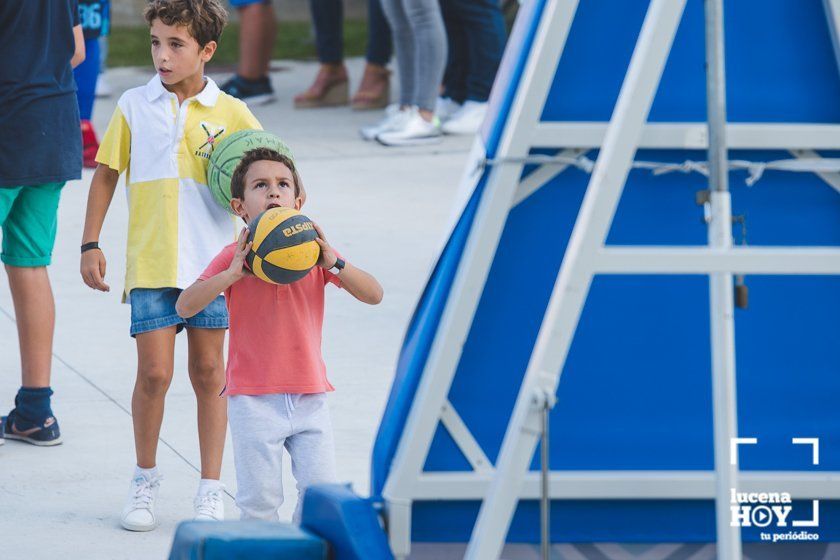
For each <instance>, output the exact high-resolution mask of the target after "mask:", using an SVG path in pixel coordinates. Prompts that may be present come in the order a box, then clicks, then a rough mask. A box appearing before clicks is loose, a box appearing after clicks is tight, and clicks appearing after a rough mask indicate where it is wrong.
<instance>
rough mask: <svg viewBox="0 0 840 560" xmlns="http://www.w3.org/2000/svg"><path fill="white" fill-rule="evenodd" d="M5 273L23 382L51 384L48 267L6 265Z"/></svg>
mask: <svg viewBox="0 0 840 560" xmlns="http://www.w3.org/2000/svg"><path fill="white" fill-rule="evenodd" d="M6 273H7V274H8V275H9V288H11V291H12V301H13V302H14V307H15V320H16V322H17V330H18V340H19V343H20V365H21V381H22V383H21V384H22V385H23V386H24V387H27V388H39V387H49V386H50V366H51V364H52V345H53V331H54V330H55V302H54V300H53V294H52V289H51V288H50V278H49V276H48V275H47V268H46V267H45V266H39V267H18V266H9V265H6ZM35 420H37V419H35Z"/></svg>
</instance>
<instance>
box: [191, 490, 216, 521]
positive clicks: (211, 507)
mask: <svg viewBox="0 0 840 560" xmlns="http://www.w3.org/2000/svg"><path fill="white" fill-rule="evenodd" d="M221 499H222V488H219V489H218V490H211V491H210V492H207V493H206V494H202V495H200V496H196V497H195V502H193V504H194V506H195V514H196V515H206V516H208V517H216V504H217V503H218V502H219V501H221Z"/></svg>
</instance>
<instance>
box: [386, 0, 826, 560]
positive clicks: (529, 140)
mask: <svg viewBox="0 0 840 560" xmlns="http://www.w3.org/2000/svg"><path fill="white" fill-rule="evenodd" d="M824 1H825V3H826V14H827V16H828V17H829V21H830V23H831V27H832V31H834V30H835V29H840V25H838V22H840V0H824ZM684 4H685V0H652V1H651V5H650V8H649V10H648V15H647V17H646V19H645V24H644V28H643V31H642V33H641V34H640V37H639V41H638V43H637V45H636V49H635V51H634V55H633V59H632V60H631V64H630V67H629V69H628V73H627V76H626V77H625V82H624V85H623V87H622V92H621V94H620V96H619V101H618V103H617V104H616V108H615V112H614V114H613V117H612V119H611V121H610V122H609V123H568V122H565V123H541V122H539V118H540V114H541V111H542V107H543V106H544V103H545V99H546V97H547V95H548V90H549V87H550V85H551V80H552V78H553V74H554V69H555V67H556V63H557V61H558V60H559V58H560V55H561V53H562V50H563V48H564V46H565V41H566V38H567V36H568V32H569V28H570V26H571V23H572V20H573V19H574V14H575V11H576V9H577V5H578V0H550V1H549V4H548V5H547V6H546V8H545V13H544V15H543V18H542V20H541V22H540V24H539V27H538V29H537V34H536V37H535V40H534V46H533V48H532V50H531V53H530V54H529V57H528V60H527V63H526V66H525V70H524V72H523V76H522V79H521V83H520V86H519V87H518V89H517V92H516V95H515V98H514V101H513V104H512V106H511V109H510V115H509V118H508V122H509V123H514V124H513V125H509V126H507V127H506V129H505V132H504V135H503V137H502V140H501V142H500V147H499V150H498V153H497V154H496V156H495V157H496V158H497V159H500V158H511V159H513V160H515V159H516V158H522V157H524V156H527V155H528V153H529V152H530V150H531V148H533V147H556V148H559V149H563V150H565V151H563V152H561V154H562V155H572V156H574V155H579V154H582V153H585V152H586V151H587V150H589V149H593V148H598V149H600V153H599V157H598V161H597V163H596V168H595V170H594V172H593V175H592V178H591V181H590V183H589V186H588V188H587V192H586V195H585V198H584V201H583V203H582V205H581V209H580V212H579V215H578V219H577V222H576V225H575V228H574V231H573V233H572V237H571V239H570V241H569V244H568V248H567V251H566V255H565V257H564V260H563V264H562V266H561V269H560V272H559V275H558V279H557V283H556V284H555V288H554V292H553V293H552V297H551V300H550V303H549V307H548V310H547V312H546V315H545V317H544V319H543V323H542V327H541V329H540V334H539V336H538V338H537V343H536V345H535V347H534V351H533V354H532V356H531V360H530V363H529V365H528V369H527V372H526V375H525V379H524V381H523V384H522V387H521V390H520V394H519V396H518V398H517V403H516V406H515V408H514V413H513V415H512V417H511V421H510V423H509V425H508V430H507V433H506V434H505V439H504V442H503V445H502V450H501V452H500V454H499V459H498V461H497V464H496V465H495V466H493V465H492V464H490V461H489V460H488V459H487V457H486V455H485V454H484V452H483V451H482V450H481V448H480V446H479V445H478V444H477V442H476V441H475V439H474V438H473V437H472V434H471V433H470V432H469V429H468V428H467V426H466V425H464V423H463V421H462V420H461V418H460V416H459V415H458V414H457V411H456V410H455V409H454V407H453V406H452V404H451V403H450V402H449V401H448V398H447V397H448V394H449V389H450V387H451V383H452V380H453V377H454V375H455V370H456V368H457V365H458V361H459V360H460V356H461V349H462V346H463V344H464V342H465V340H466V337H467V335H468V333H469V330H470V326H471V323H472V320H473V316H474V314H475V311H476V308H477V306H478V300H479V298H480V296H481V293H482V292H483V286H484V284H485V282H486V279H487V275H488V272H489V268H490V265H491V263H492V259H493V256H494V253H495V251H496V247H497V245H498V242H499V239H500V237H501V232H502V229H503V227H504V225H505V222H506V220H507V215H508V213H509V211H510V209H511V208H512V207H513V206H515V205H517V204H519V203H520V202H522V201H523V200H524V199H525V198H527V197H528V196H530V195H531V194H532V193H533V192H536V191H537V190H538V189H539V188H541V187H542V186H543V185H544V184H546V183H547V182H549V181H550V180H551V179H552V178H553V177H555V176H556V175H557V174H559V173H561V172H562V171H563V170H564V169H565V166H562V165H559V164H546V165H543V166H541V167H540V168H538V169H536V170H535V171H533V172H532V173H531V174H529V175H528V176H526V177H525V178H522V177H521V175H522V169H523V165H522V163H516V162H515V161H514V162H513V163H509V164H505V165H499V166H497V167H494V168H493V169H492V171H491V172H490V176H489V178H488V184H487V185H486V187H485V192H484V195H483V197H482V200H481V202H480V205H479V208H478V211H477V214H476V217H475V219H474V222H473V225H472V227H471V231H470V234H469V237H468V241H467V245H466V247H465V249H464V252H463V255H462V259H461V262H460V263H459V265H458V270H457V272H456V276H455V279H454V282H453V286H452V289H451V291H450V294H449V297H448V299H447V302H446V305H445V308H444V311H443V315H442V318H441V321H440V326H439V328H438V332H437V333H436V336H435V339H434V341H433V343H432V347H431V350H430V353H429V356H428V359H427V362H426V365H425V369H424V371H423V374H422V377H421V380H420V384H419V386H418V389H417V393H416V395H415V398H414V401H413V403H412V405H411V409H410V411H409V415H408V419H407V422H406V427H405V430H404V432H403V436H402V437H401V439H400V442H399V444H398V448H397V452H396V455H395V457H394V461H393V464H392V467H391V471H390V473H389V477H388V480H387V482H386V485H385V488H384V492H383V496H384V498H385V501H386V504H385V506H386V512H387V522H388V532H389V541H390V544H391V548H392V550H393V552H394V554H395V555H396V556H397V557H398V558H404V557H406V556H407V555H408V554H409V552H410V544H411V529H410V528H411V504H412V502H413V501H415V500H463V499H482V498H484V503H483V505H482V510H481V513H480V516H479V520H478V522H477V524H476V527H475V530H474V533H473V538H472V541H471V543H470V546H469V548H468V552H467V557H469V558H476V559H481V560H484V559H485V558H496V557H498V555H499V553H500V552H501V547H502V546H503V544H504V540H505V536H506V533H507V529H508V526H509V522H510V518H511V516H512V513H513V511H514V508H515V506H516V503H517V501H518V500H519V499H534V498H537V497H538V496H539V473H530V472H528V465H529V463H530V461H531V458H532V456H533V452H534V449H535V446H536V442H537V439H538V437H539V415H538V410H539V408H540V407H541V406H542V403H544V402H545V399H553V398H554V395H555V394H556V388H557V384H558V382H559V377H560V373H561V372H562V366H563V364H564V362H565V356H566V353H567V351H568V348H569V345H570V343H571V340H572V336H573V334H574V331H575V327H576V325H577V320H578V318H579V315H580V312H581V309H582V305H583V303H584V302H585V300H586V295H587V293H588V288H589V284H590V282H591V278H592V277H593V276H594V275H595V274H618V273H620V274H628V273H638V274H652V273H654V274H704V275H706V274H708V275H711V274H717V273H721V274H725V275H731V274H733V273H738V274H840V248H829V247H802V248H800V247H750V248H741V247H734V248H732V247H728V246H724V247H714V246H711V245H710V246H708V247H675V246H668V247H651V246H644V247H632V246H622V247H606V246H605V245H604V243H605V239H606V234H607V232H608V231H609V227H610V224H611V222H612V218H613V214H614V212H615V207H616V205H617V203H618V200H619V199H620V196H621V192H622V189H623V186H624V182H625V180H626V175H627V171H628V169H629V166H630V164H631V163H632V160H633V157H634V155H635V152H636V149H637V148H664V149H706V148H707V147H708V132H707V128H706V124H705V123H668V124H664V123H657V124H647V123H646V122H645V121H646V118H647V112H648V110H649V108H650V104H651V102H652V100H653V97H654V95H655V92H656V89H657V87H658V83H659V78H660V75H661V71H662V68H663V67H664V63H665V61H666V60H667V55H668V53H669V51H670V43H671V41H672V40H673V36H674V34H675V33H676V29H677V26H678V24H679V21H680V17H681V14H682V10H683V7H684ZM836 35H837V34H836V33H834V36H835V38H836ZM837 53H838V58H840V48H837ZM839 64H840V63H839ZM726 134H727V137H728V138H727V143H728V145H729V147H730V148H731V149H749V148H756V149H764V148H772V149H785V150H790V151H791V153H793V154H794V155H795V156H796V157H814V156H815V155H816V154H815V152H811V151H809V150H816V149H840V126H837V125H820V124H802V125H800V124H786V125H778V124H732V123H730V124H728V125H727V127H726ZM481 155H483V153H482V154H476V158H477V160H480V159H481V158H480V157H478V156H481ZM474 165H475V162H470V166H471V167H474ZM818 175H819V176H821V177H822V178H823V179H824V180H826V182H828V183H829V184H831V185H832V186H833V187H834V188H835V189H838V184H840V174H828V173H823V174H818ZM824 175H825V176H824ZM715 198H716V200H715V201H714V204H721V203H722V204H726V201H721V199H720V198H719V197H715ZM730 300H731V298H730ZM732 420H733V421H734V415H733V418H732ZM439 423H443V425H444V426H445V428H446V429H447V431H448V432H449V433H450V435H451V436H452V438H453V440H454V441H455V443H456V444H457V445H458V447H459V449H460V450H461V451H462V452H463V454H464V457H465V458H466V459H467V461H468V462H469V463H470V465H471V466H472V468H473V471H472V472H434V473H426V472H423V465H424V464H425V460H426V456H427V455H428V451H429V447H430V446H431V442H432V438H433V436H434V433H435V430H436V428H437V426H438V424H439ZM720 437H721V436H720V434H718V433H717V432H716V439H720ZM718 449H720V451H718ZM721 453H722V454H723V456H724V457H728V454H727V452H726V451H725V450H723V449H722V448H719V447H718V448H716V464H717V465H720V464H721V463H722V461H720V459H721V458H723V457H721V456H720V454H721ZM726 463H729V461H726ZM726 463H725V464H726ZM720 474H721V473H720V472H717V473H716V472H712V471H708V472H707V471H571V472H570V471H563V472H552V473H551V477H550V490H551V495H552V497H553V498H563V499H580V498H583V499H586V498H589V499H668V498H671V499H681V498H682V499H701V498H702V499H708V498H717V499H718V500H720V497H721V496H720V491H719V490H716V487H715V484H716V480H719V479H720ZM738 481H739V488H740V489H743V490H745V491H759V490H765V489H766V488H767V485H768V484H783V485H784V488H785V489H786V490H787V491H790V493H791V494H792V495H793V496H795V497H797V498H824V499H838V498H840V485H838V484H837V483H838V482H840V472H819V473H800V472H761V473H755V472H747V473H738ZM725 506H726V507H727V511H728V502H727V504H725Z"/></svg>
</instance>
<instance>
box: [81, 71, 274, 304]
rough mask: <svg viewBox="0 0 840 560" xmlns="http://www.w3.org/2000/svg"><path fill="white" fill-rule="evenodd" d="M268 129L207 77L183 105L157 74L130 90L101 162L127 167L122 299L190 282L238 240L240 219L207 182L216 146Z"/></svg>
mask: <svg viewBox="0 0 840 560" xmlns="http://www.w3.org/2000/svg"><path fill="white" fill-rule="evenodd" d="M253 128H256V129H260V128H262V127H261V126H260V124H259V122H257V119H256V118H254V115H252V114H251V112H250V111H249V110H248V107H247V106H246V105H245V103H243V102H242V101H240V100H238V99H236V98H234V97H231V96H230V95H227V94H226V93H224V92H222V91H220V90H219V88H218V86H217V85H216V84H215V83H214V82H213V80H211V79H210V78H207V85H206V86H205V87H204V89H203V90H202V91H201V93H199V94H198V95H196V96H195V97H191V98H190V99H185V100H184V102H183V103H182V104H181V106H180V107H179V106H178V98H177V96H176V95H175V94H174V93H172V92H170V91H167V90H166V88H164V87H163V84H162V83H161V81H160V78H159V77H158V76H155V77H154V78H152V79H151V80H150V81H149V83H148V84H146V85H145V86H141V87H137V88H133V89H130V90H128V91H126V92H125V93H124V94H123V95H122V97H120V100H119V102H118V104H117V109H116V110H115V111H114V115H113V117H111V122H110V124H109V125H108V130H107V131H106V132H105V136H104V137H103V138H102V142H101V144H100V146H99V152H98V153H97V154H96V161H97V162H99V163H102V164H105V165H107V166H108V167H110V168H112V169H115V170H117V171H119V172H120V173H122V172H123V171H126V181H125V182H126V191H127V195H128V249H127V251H126V273H125V291H124V292H123V301H125V300H126V299H127V296H128V295H129V294H130V293H131V290H133V289H134V288H182V289H183V288H186V287H188V286H189V285H191V284H192V283H193V282H195V280H196V279H197V278H198V277H199V275H200V274H201V273H202V271H203V270H204V269H205V268H206V267H207V265H208V264H209V263H210V261H211V260H213V257H215V256H216V255H217V254H218V253H219V251H221V250H222V248H223V247H224V246H225V245H228V244H230V242H231V241H232V240H235V239H236V233H237V232H236V225H235V222H234V219H233V218H232V217H231V215H230V214H228V213H227V212H226V211H225V210H224V209H223V208H221V207H220V206H219V205H218V203H217V202H216V201H215V200H214V198H213V195H212V194H211V193H210V189H209V188H208V187H207V162H208V160H209V159H210V154H211V153H212V152H213V147H214V146H215V145H216V144H218V143H219V141H221V140H222V139H224V138H225V137H226V136H228V135H230V134H232V133H234V132H236V131H238V130H243V129H253Z"/></svg>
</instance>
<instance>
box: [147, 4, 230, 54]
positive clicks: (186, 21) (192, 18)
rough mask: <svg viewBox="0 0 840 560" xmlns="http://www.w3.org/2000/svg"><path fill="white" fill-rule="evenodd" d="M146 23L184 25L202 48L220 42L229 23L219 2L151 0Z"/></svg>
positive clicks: (148, 5) (225, 12)
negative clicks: (155, 21) (156, 21)
mask: <svg viewBox="0 0 840 560" xmlns="http://www.w3.org/2000/svg"><path fill="white" fill-rule="evenodd" d="M143 17H144V18H146V22H147V23H148V24H149V25H152V22H153V21H154V20H156V19H159V20H160V21H161V22H163V23H164V24H166V25H183V26H184V27H186V28H187V29H188V30H189V32H190V35H192V37H193V38H194V39H195V40H196V41H197V42H198V44H199V45H200V46H202V47H204V45H206V44H207V43H209V42H210V41H216V43H218V42H219V38H220V37H221V36H222V30H223V29H224V28H225V24H226V23H227V17H228V16H227V11H226V10H225V9H224V7H223V6H222V4H221V3H220V2H219V0H149V3H148V4H147V5H146V9H145V10H143Z"/></svg>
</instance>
